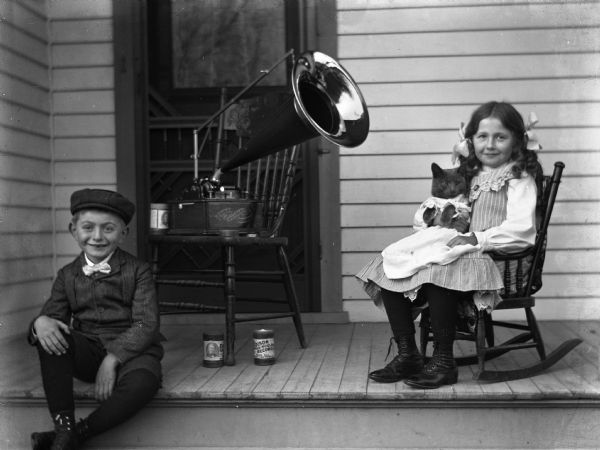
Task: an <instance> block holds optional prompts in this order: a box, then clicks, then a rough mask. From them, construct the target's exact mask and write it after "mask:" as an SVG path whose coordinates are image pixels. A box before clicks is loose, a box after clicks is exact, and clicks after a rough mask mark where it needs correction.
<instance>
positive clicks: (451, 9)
mask: <svg viewBox="0 0 600 450" xmlns="http://www.w3.org/2000/svg"><path fill="white" fill-rule="evenodd" d="M346 3H348V2H346V1H343V0H342V1H338V5H339V8H340V10H342V9H343V8H344V7H346ZM390 3H391V2H388V4H390ZM461 3H463V4H464V3H466V2H450V1H446V2H440V6H443V8H440V13H439V14H431V9H429V8H424V7H419V8H400V9H397V10H393V9H392V8H383V7H382V8H381V9H375V8H374V7H373V2H369V8H373V9H362V10H360V11H344V13H343V14H341V15H340V19H339V22H338V33H339V34H341V35H347V34H365V33H371V32H372V30H373V29H372V24H373V23H376V24H377V31H376V32H377V33H378V34H384V33H389V34H393V33H411V32H412V33H420V32H422V31H423V30H428V31H437V32H440V31H445V30H452V31H455V30H456V28H457V27H459V28H460V29H461V30H473V31H478V30H492V29H502V30H506V29H513V30H519V29H534V28H543V29H547V28H551V27H556V28H559V29H560V28H567V27H578V28H579V27H583V26H596V25H598V24H600V10H598V8H597V5H596V4H595V3H593V2H590V3H588V4H582V2H577V3H578V4H569V3H568V2H564V1H562V2H554V3H551V2H548V1H544V2H537V3H534V2H531V3H530V4H525V3H526V2H522V4H520V5H513V6H511V7H510V8H506V7H505V6H504V5H500V4H499V3H500V2H498V1H496V2H495V4H494V3H493V2H477V3H474V2H470V4H469V7H468V8H465V7H464V5H463V4H461ZM485 3H488V4H485ZM503 3H504V4H505V3H506V2H503ZM573 3H575V2H573ZM424 5H425V3H423V2H419V3H418V4H415V6H424ZM390 6H391V5H390ZM398 6H403V5H398ZM362 7H363V8H364V7H365V2H363V3H362ZM399 19H400V20H399Z"/></svg>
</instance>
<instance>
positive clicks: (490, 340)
mask: <svg viewBox="0 0 600 450" xmlns="http://www.w3.org/2000/svg"><path fill="white" fill-rule="evenodd" d="M564 167H565V165H564V164H563V163H562V162H556V163H554V173H553V174H552V176H541V168H540V170H539V173H540V176H539V177H538V180H536V181H537V185H538V200H537V208H536V215H537V218H538V221H537V224H538V225H537V226H538V231H537V236H536V239H535V243H534V245H533V246H532V247H530V248H528V249H526V250H523V251H521V252H519V253H513V254H510V255H508V254H500V253H491V256H492V258H493V259H494V260H495V261H496V262H497V264H498V262H500V263H499V264H498V265H499V267H500V266H502V267H503V279H504V292H503V294H502V302H501V303H500V304H499V305H498V306H497V307H496V310H506V309H523V310H524V313H525V319H526V323H522V322H506V321H497V320H493V319H492V314H491V313H489V312H487V311H485V310H484V311H478V312H477V315H476V316H477V318H476V324H475V327H474V330H472V329H471V328H469V329H460V330H457V332H456V339H462V340H468V341H473V342H475V344H476V354H475V355H467V356H462V357H458V358H456V362H457V364H458V365H471V364H478V370H477V372H476V373H475V375H474V378H475V379H476V380H481V381H489V382H498V381H508V380H514V379H519V378H525V377H531V376H534V375H536V374H538V373H540V372H542V371H544V370H546V369H547V368H549V367H550V366H552V365H553V364H555V363H556V362H557V361H559V360H560V359H561V358H563V357H564V356H565V355H566V354H567V353H569V352H570V351H571V350H572V349H573V348H575V347H576V346H577V345H579V344H580V343H581V342H582V341H581V339H570V340H567V341H565V342H563V343H562V344H561V345H560V346H559V347H558V348H556V349H555V350H554V351H552V352H551V353H550V354H546V349H545V346H544V342H543V340H542V335H541V333H540V329H539V327H538V324H537V321H536V318H535V315H534V313H533V309H532V308H533V307H534V306H535V297H534V296H533V295H534V294H535V293H536V292H538V291H539V290H540V289H541V287H542V269H543V265H544V257H545V253H546V240H547V231H548V225H549V223H550V217H551V215H552V209H553V207H554V201H555V199H556V194H557V191H558V186H559V183H560V179H561V176H562V171H563V169H564ZM494 326H497V327H505V328H511V329H516V330H522V331H524V332H523V333H521V334H519V335H517V336H515V337H513V338H511V339H509V340H507V341H505V342H503V343H501V344H498V345H495V344H494ZM463 328H464V327H463ZM420 334H421V337H420V341H421V351H422V353H423V355H425V352H426V350H427V343H428V342H430V341H432V340H433V336H432V332H431V318H430V314H429V309H428V308H425V309H424V310H423V312H422V314H421V322H420ZM486 343H487V345H486ZM527 348H535V349H536V350H537V353H538V355H539V361H538V362H537V363H534V364H532V365H530V366H528V367H524V368H519V369H514V370H490V369H487V368H486V367H485V362H486V361H487V360H490V359H493V358H496V357H498V356H500V355H503V354H504V353H507V352H509V351H511V350H519V349H527Z"/></svg>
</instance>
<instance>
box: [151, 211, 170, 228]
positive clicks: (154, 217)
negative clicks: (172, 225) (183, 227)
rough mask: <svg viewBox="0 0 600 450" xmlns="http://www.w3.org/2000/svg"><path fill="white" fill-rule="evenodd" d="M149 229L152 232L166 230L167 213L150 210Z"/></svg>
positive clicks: (167, 223) (167, 222) (167, 226)
mask: <svg viewBox="0 0 600 450" xmlns="http://www.w3.org/2000/svg"><path fill="white" fill-rule="evenodd" d="M150 228H151V229H153V230H166V229H168V228H169V211H168V210H166V209H152V210H151V211H150Z"/></svg>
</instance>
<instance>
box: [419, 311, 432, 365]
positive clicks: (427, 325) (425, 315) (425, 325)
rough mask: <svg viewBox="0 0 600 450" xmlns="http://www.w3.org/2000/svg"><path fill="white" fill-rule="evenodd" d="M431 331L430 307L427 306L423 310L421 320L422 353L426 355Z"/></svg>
mask: <svg viewBox="0 0 600 450" xmlns="http://www.w3.org/2000/svg"><path fill="white" fill-rule="evenodd" d="M430 331H431V317H430V316H429V308H425V309H424V310H423V311H422V312H421V321H420V322H419V332H420V341H421V342H420V344H421V355H423V356H426V354H427V344H428V342H429V333H430Z"/></svg>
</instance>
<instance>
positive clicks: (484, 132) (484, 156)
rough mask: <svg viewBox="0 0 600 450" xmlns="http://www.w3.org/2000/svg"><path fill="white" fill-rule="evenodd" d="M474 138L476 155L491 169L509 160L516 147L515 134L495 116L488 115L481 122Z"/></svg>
mask: <svg viewBox="0 0 600 450" xmlns="http://www.w3.org/2000/svg"><path fill="white" fill-rule="evenodd" d="M472 140H473V147H474V149H475V156H476V157H477V159H478V160H479V161H481V164H483V166H485V167H488V168H490V169H495V168H497V167H500V166H501V165H502V164H504V163H506V162H508V161H509V160H510V159H511V156H512V153H513V150H514V147H515V138H514V136H513V134H512V133H511V131H510V130H508V129H507V128H505V127H504V125H502V122H500V120H498V119H496V118H495V117H488V118H487V119H483V120H482V121H481V122H479V128H478V129H477V133H475V135H474V136H473V138H472Z"/></svg>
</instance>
